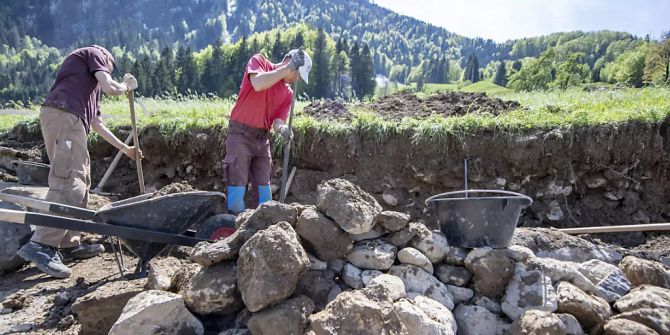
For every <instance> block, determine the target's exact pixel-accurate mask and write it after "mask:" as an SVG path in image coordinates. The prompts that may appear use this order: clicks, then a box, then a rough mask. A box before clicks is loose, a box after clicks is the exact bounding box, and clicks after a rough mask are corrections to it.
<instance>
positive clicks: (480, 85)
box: [461, 80, 510, 95]
mask: <svg viewBox="0 0 670 335" xmlns="http://www.w3.org/2000/svg"><path fill="white" fill-rule="evenodd" d="M461 90H462V91H464V92H475V93H486V94H488V95H500V94H506V93H509V92H510V90H509V89H507V88H505V87H502V86H498V85H496V84H494V83H492V82H490V81H486V80H482V81H478V82H476V83H474V84H471V85H468V86H465V87H463V88H461Z"/></svg>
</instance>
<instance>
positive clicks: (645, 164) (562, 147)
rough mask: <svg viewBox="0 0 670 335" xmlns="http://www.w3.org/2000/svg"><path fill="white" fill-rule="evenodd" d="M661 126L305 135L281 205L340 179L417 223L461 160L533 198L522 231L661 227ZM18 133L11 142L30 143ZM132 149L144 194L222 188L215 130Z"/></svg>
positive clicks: (100, 157) (116, 181) (454, 182)
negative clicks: (443, 137)
mask: <svg viewBox="0 0 670 335" xmlns="http://www.w3.org/2000/svg"><path fill="white" fill-rule="evenodd" d="M669 122H670V121H668V120H666V121H665V122H663V123H660V124H645V123H630V124H626V125H624V126H618V127H609V126H602V127H590V128H579V129H571V130H558V129H556V130H551V131H529V132H526V133H523V134H517V135H507V134H505V135H501V134H499V133H496V132H493V131H485V132H481V133H478V134H471V135H459V136H456V135H454V136H450V137H448V139H447V141H442V142H441V143H444V144H439V143H436V142H433V141H431V140H430V139H427V140H426V141H424V142H425V143H413V141H412V135H413V134H412V133H411V132H408V133H405V134H400V135H394V136H389V137H387V138H383V139H379V138H373V136H372V135H369V134H366V133H364V132H357V131H354V132H353V133H352V134H351V136H349V137H346V138H341V137H334V136H331V135H328V134H323V133H318V132H316V131H313V130H312V131H308V132H307V133H304V134H300V133H298V134H297V137H298V138H299V140H300V141H301V145H300V146H299V148H298V150H296V151H295V155H294V157H293V161H292V164H295V165H296V166H297V168H298V172H297V174H296V177H295V180H294V181H293V184H292V186H291V192H290V194H289V199H288V200H289V201H291V200H295V201H299V202H302V203H310V202H314V200H315V187H316V184H317V183H318V182H319V181H321V180H323V179H328V178H332V177H338V176H346V177H347V178H349V179H351V180H352V181H355V182H356V183H357V184H359V185H360V186H361V187H362V188H364V189H365V190H366V191H368V192H370V193H372V194H373V195H375V197H377V199H378V200H379V202H380V203H381V204H382V205H383V206H384V207H385V208H388V209H394V210H398V211H403V212H410V213H411V214H412V215H414V216H416V217H418V216H419V215H420V214H422V213H423V214H425V211H426V210H425V206H424V200H425V199H426V198H427V197H428V196H430V195H433V194H437V193H442V192H447V191H454V190H461V189H463V185H464V180H463V174H464V169H463V162H464V159H466V158H467V159H468V161H469V182H468V185H469V188H471V189H475V188H483V189H505V190H511V191H516V192H520V193H524V194H526V195H528V196H530V197H531V198H533V199H534V200H535V202H534V204H533V206H532V207H531V208H530V209H528V210H526V211H525V214H524V217H523V224H524V225H525V226H547V225H550V226H555V227H574V226H587V225H602V224H633V223H648V222H664V221H667V220H668V219H669V218H670V203H669V199H670V181H669V178H668V177H669V173H668V165H669V162H670V160H669V157H670V156H669V153H670V130H669V129H668V124H669ZM38 130H39V129H37V130H35V129H34V128H33V130H32V131H33V132H34V131H38ZM26 131H27V130H25V129H23V133H22V134H19V135H20V136H19V135H17V134H14V135H12V136H14V137H17V136H18V137H21V138H24V139H34V138H39V135H35V134H26ZM126 135H127V130H123V131H121V134H120V136H121V137H123V138H125V136H126ZM12 136H9V137H8V138H5V141H4V142H7V141H11V140H12ZM14 140H16V139H14ZM140 141H141V144H142V149H143V151H144V154H145V156H146V159H145V160H144V161H143V166H144V173H145V180H146V183H147V185H149V186H150V187H149V189H151V186H155V187H156V188H160V187H162V186H164V185H167V184H168V183H171V182H175V181H184V180H185V181H188V182H189V183H190V184H191V185H193V186H194V187H197V188H201V189H213V190H224V186H225V185H223V182H222V180H221V160H222V157H223V155H224V145H223V143H224V141H225V130H223V129H208V130H199V131H195V130H194V131H191V132H190V133H188V134H184V135H180V136H177V137H176V138H171V139H169V140H168V139H166V138H165V137H164V136H163V135H161V133H160V132H159V130H158V129H155V128H150V129H146V130H145V131H143V133H142V135H141V136H140ZM112 149H113V148H112V147H111V146H109V145H107V144H106V143H100V142H97V143H95V144H93V145H92V146H91V148H90V151H91V158H92V160H93V162H94V164H93V171H92V172H93V184H94V186H95V184H96V183H97V181H98V180H99V179H100V177H102V175H103V173H104V171H105V169H106V168H107V166H108V165H109V163H110V162H111V158H112V157H113V155H114V154H115V152H113V150H112ZM275 155H276V156H277V157H276V158H277V159H276V160H275V168H274V172H273V173H274V175H273V180H274V183H275V184H277V185H278V184H279V177H280V175H281V171H280V169H279V167H280V165H281V164H280V163H281V161H280V160H279V158H281V157H279V155H277V153H275ZM136 180H137V178H136V174H135V170H134V168H133V166H132V165H131V163H130V162H129V161H128V160H126V159H124V160H123V161H122V163H121V164H120V166H119V168H118V170H117V171H116V172H115V173H114V174H113V178H112V179H111V180H110V183H109V187H108V189H107V190H109V191H112V192H118V193H122V194H126V195H134V192H136V191H135V190H137V184H136V183H137V182H136ZM396 201H397V204H396V203H395V202H396ZM422 216H423V215H422Z"/></svg>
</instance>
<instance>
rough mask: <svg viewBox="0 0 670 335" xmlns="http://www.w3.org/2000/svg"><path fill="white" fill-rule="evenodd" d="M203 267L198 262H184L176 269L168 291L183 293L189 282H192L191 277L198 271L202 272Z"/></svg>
mask: <svg viewBox="0 0 670 335" xmlns="http://www.w3.org/2000/svg"><path fill="white" fill-rule="evenodd" d="M202 268H203V267H202V265H200V264H196V263H184V264H182V265H181V267H180V268H179V269H177V271H175V274H174V276H173V277H172V282H171V284H170V288H169V289H168V291H170V292H172V293H179V294H181V293H182V292H183V291H184V289H186V286H187V285H188V283H190V282H191V278H193V276H195V274H196V273H198V272H200V270H201V269H202Z"/></svg>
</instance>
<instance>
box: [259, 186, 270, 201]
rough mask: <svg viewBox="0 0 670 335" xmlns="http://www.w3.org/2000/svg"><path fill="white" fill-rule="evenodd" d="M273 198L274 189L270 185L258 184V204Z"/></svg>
mask: <svg viewBox="0 0 670 335" xmlns="http://www.w3.org/2000/svg"><path fill="white" fill-rule="evenodd" d="M270 200H272V190H271V189H270V185H261V186H258V204H259V205H260V204H262V203H264V202H268V201H270Z"/></svg>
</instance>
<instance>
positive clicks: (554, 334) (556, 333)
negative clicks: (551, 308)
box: [508, 309, 584, 335]
mask: <svg viewBox="0 0 670 335" xmlns="http://www.w3.org/2000/svg"><path fill="white" fill-rule="evenodd" d="M508 334H509V335H536V334H542V335H582V334H584V331H583V330H582V327H581V326H580V325H579V322H578V321H577V319H575V317H574V316H572V315H570V314H553V313H551V312H547V311H540V310H534V309H531V310H528V311H526V312H524V313H523V315H522V316H521V317H520V318H519V319H517V320H516V321H514V323H513V324H512V326H511V327H510V329H509V333H508Z"/></svg>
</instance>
